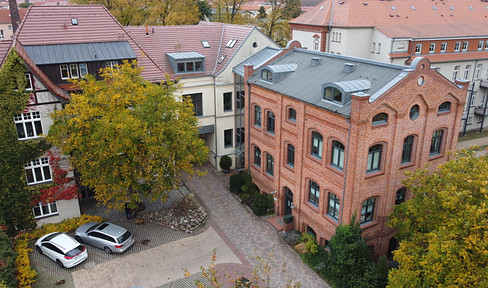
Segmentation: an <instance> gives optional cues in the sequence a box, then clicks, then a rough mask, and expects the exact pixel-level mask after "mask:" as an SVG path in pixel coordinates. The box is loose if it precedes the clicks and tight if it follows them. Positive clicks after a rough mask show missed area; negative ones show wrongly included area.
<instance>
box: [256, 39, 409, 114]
mask: <svg viewBox="0 0 488 288" xmlns="http://www.w3.org/2000/svg"><path fill="white" fill-rule="evenodd" d="M312 58H318V61H319V64H318V65H316V66H313V65H312V64H311V63H312ZM286 64H295V65H297V68H296V70H295V71H294V72H290V73H288V74H287V75H286V76H285V77H283V78H281V79H280V80H279V81H277V82H275V83H270V82H267V81H262V80H260V75H261V73H254V74H253V75H252V76H251V77H250V78H249V83H252V84H254V85H256V86H260V87H263V88H266V89H268V90H271V91H274V92H277V93H279V94H282V95H286V96H289V97H291V98H295V99H298V100H300V101H304V102H307V103H309V104H311V105H314V106H317V107H320V108H323V109H326V110H329V111H332V112H335V113H338V114H341V115H344V116H348V115H349V114H350V112H351V102H349V103H346V104H345V105H344V106H340V105H336V104H333V103H330V102H327V101H323V100H322V90H323V85H325V84H334V85H336V86H339V87H352V86H356V88H351V89H352V90H356V89H359V90H356V91H363V92H364V94H361V95H370V96H371V97H370V102H372V101H374V100H375V99H376V98H378V97H380V96H381V94H383V93H384V92H386V90H388V89H389V88H391V87H392V86H393V85H395V84H396V83H398V81H400V80H401V79H402V78H403V77H405V75H406V74H407V73H408V69H409V67H408V66H402V65H395V64H388V63H382V62H376V61H372V60H367V59H361V58H355V57H349V56H342V55H335V54H329V53H323V52H317V51H309V50H305V49H299V48H296V49H294V50H292V51H290V52H288V53H286V54H284V55H283V56H281V57H280V58H278V59H276V60H274V61H273V62H271V63H270V65H271V66H274V65H286ZM344 64H347V65H351V64H353V65H354V69H353V70H352V71H351V72H350V73H346V72H344V71H345V70H344V66H345V65H344ZM267 67H268V66H263V67H261V69H263V68H267ZM361 80H362V81H361ZM364 80H366V81H364ZM351 85H352V86H351ZM358 87H359V88H358ZM351 89H349V88H348V90H351ZM364 89H366V90H364ZM352 90H351V91H352Z"/></svg>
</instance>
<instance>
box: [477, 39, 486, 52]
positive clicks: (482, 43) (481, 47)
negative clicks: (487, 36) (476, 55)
mask: <svg viewBox="0 0 488 288" xmlns="http://www.w3.org/2000/svg"><path fill="white" fill-rule="evenodd" d="M484 45H485V40H480V41H479V42H478V51H481V50H483V46H484Z"/></svg>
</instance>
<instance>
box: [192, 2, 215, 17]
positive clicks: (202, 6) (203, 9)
mask: <svg viewBox="0 0 488 288" xmlns="http://www.w3.org/2000/svg"><path fill="white" fill-rule="evenodd" d="M195 2H196V5H197V7H198V11H200V15H199V18H200V20H201V21H208V20H210V19H212V15H213V13H212V5H210V4H209V3H208V1H206V0H195Z"/></svg>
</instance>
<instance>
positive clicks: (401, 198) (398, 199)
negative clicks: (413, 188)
mask: <svg viewBox="0 0 488 288" xmlns="http://www.w3.org/2000/svg"><path fill="white" fill-rule="evenodd" d="M406 193H407V188H405V187H402V188H400V189H398V191H397V192H396V196H395V205H398V204H402V203H403V202H405V194H406Z"/></svg>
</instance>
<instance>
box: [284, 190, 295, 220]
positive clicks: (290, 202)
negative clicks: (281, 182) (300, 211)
mask: <svg viewBox="0 0 488 288" xmlns="http://www.w3.org/2000/svg"><path fill="white" fill-rule="evenodd" d="M292 205H293V193H292V192H291V190H290V189H288V187H285V215H290V214H291V206H292Z"/></svg>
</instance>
